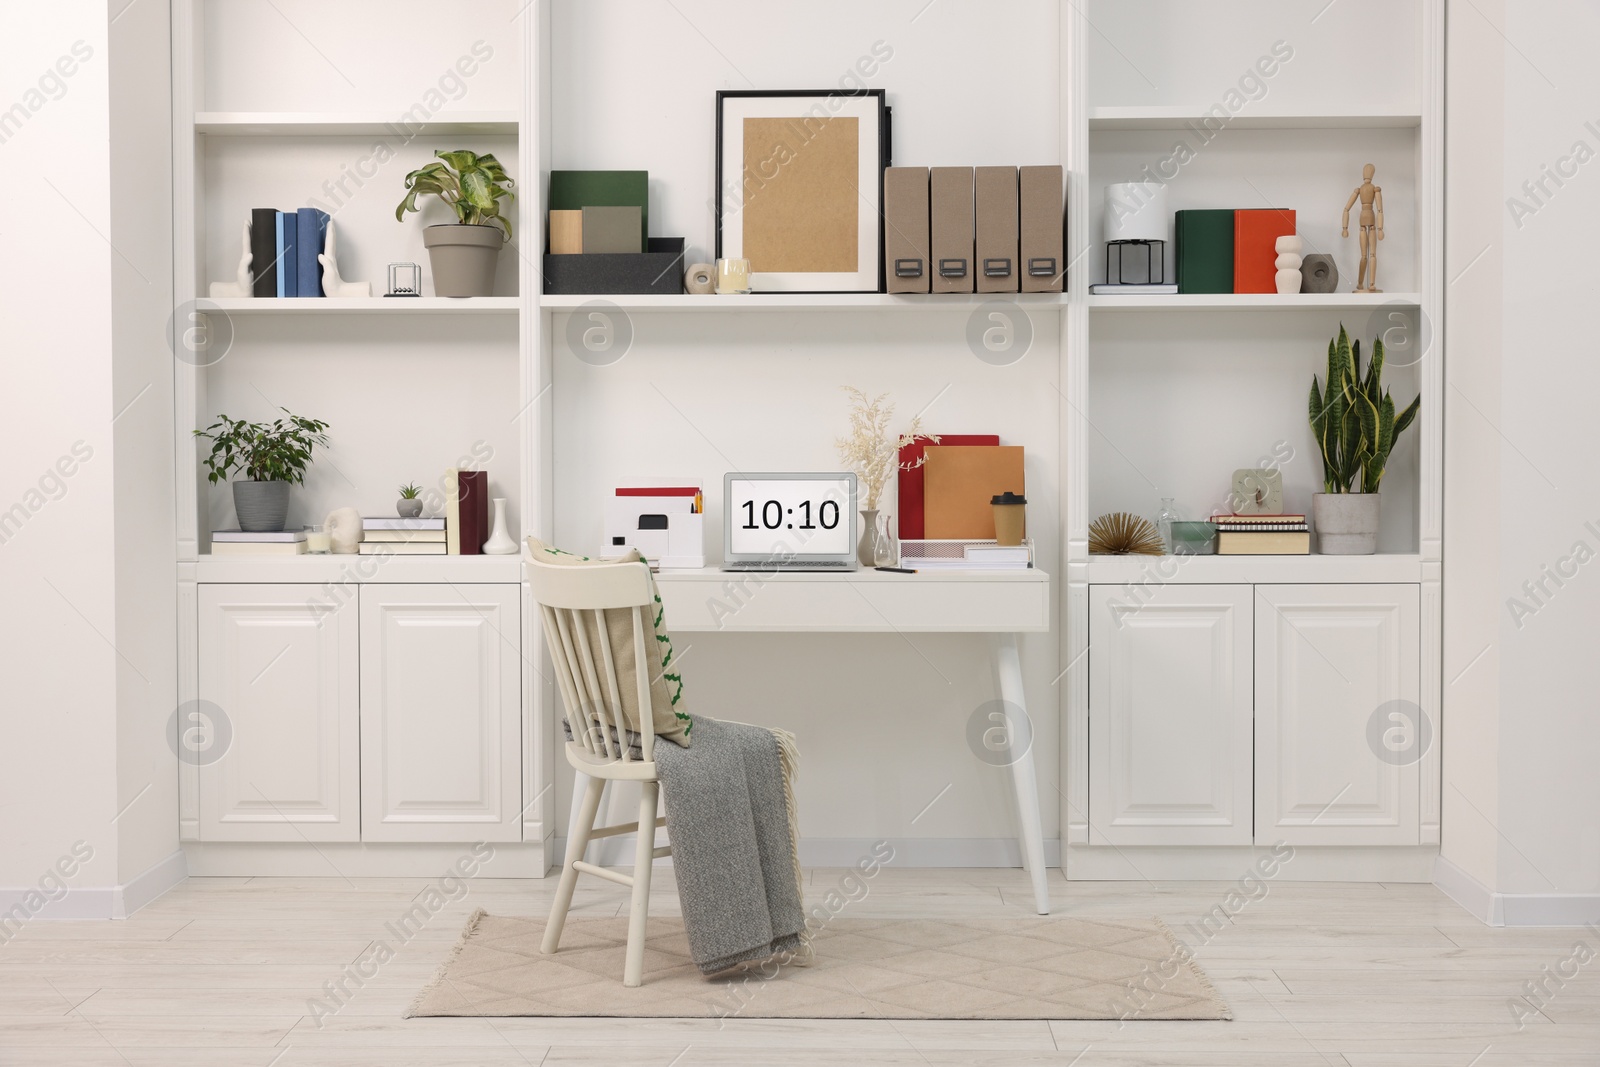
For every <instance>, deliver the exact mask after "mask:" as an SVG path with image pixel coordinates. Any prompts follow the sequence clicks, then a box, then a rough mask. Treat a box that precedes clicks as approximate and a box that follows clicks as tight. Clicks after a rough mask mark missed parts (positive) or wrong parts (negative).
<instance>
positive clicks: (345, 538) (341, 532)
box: [322, 508, 366, 556]
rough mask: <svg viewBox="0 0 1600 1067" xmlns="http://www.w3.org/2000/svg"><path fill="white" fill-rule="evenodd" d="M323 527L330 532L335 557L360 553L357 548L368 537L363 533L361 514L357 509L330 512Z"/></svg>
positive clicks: (329, 541)
mask: <svg viewBox="0 0 1600 1067" xmlns="http://www.w3.org/2000/svg"><path fill="white" fill-rule="evenodd" d="M322 526H323V528H324V529H326V530H327V531H328V543H329V547H330V548H331V549H332V551H333V554H334V555H336V556H353V555H355V554H356V553H357V552H359V551H360V549H359V548H357V547H356V546H357V545H359V544H361V541H362V539H363V538H364V537H365V536H366V535H365V534H364V533H363V532H362V526H361V512H359V511H357V510H356V509H355V508H340V509H339V510H337V511H332V512H329V513H328V517H327V518H325V519H323V520H322Z"/></svg>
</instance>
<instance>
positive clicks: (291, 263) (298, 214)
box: [250, 207, 328, 297]
mask: <svg viewBox="0 0 1600 1067" xmlns="http://www.w3.org/2000/svg"><path fill="white" fill-rule="evenodd" d="M327 239H328V213H327V212H326V211H320V210H318V209H317V208H314V207H303V208H300V209H299V210H298V211H279V210H277V209H276V208H270V207H258V208H254V209H252V210H251V212H250V264H251V269H252V272H253V274H254V286H253V291H254V293H255V295H256V296H257V297H290V296H322V295H323V292H322V265H321V264H320V263H319V262H317V253H319V252H321V251H322V248H323V245H324V244H325V243H326V242H327Z"/></svg>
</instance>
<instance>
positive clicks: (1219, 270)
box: [1172, 209, 1233, 293]
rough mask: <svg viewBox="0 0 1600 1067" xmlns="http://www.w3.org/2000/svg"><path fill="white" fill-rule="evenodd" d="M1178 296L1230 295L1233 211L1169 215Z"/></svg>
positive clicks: (1209, 210) (1231, 287) (1190, 212)
mask: <svg viewBox="0 0 1600 1067" xmlns="http://www.w3.org/2000/svg"><path fill="white" fill-rule="evenodd" d="M1172 228H1173V231H1174V232H1175V235H1176V239H1177V250H1176V251H1177V255H1176V258H1177V261H1178V292H1180V293H1231V292H1233V211H1232V209H1224V210H1217V209H1206V210H1203V211H1178V212H1175V213H1174V215H1173V226H1172Z"/></svg>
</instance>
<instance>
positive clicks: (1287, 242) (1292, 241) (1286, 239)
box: [1272, 233, 1306, 256]
mask: <svg viewBox="0 0 1600 1067" xmlns="http://www.w3.org/2000/svg"><path fill="white" fill-rule="evenodd" d="M1305 247H1306V245H1305V242H1304V241H1302V240H1301V239H1300V236H1299V235H1298V234H1293V233H1291V234H1285V235H1284V236H1282V237H1280V238H1278V239H1277V240H1276V241H1275V242H1273V245H1272V250H1273V251H1274V252H1278V253H1280V254H1281V253H1283V252H1290V253H1293V254H1294V255H1297V256H1298V255H1299V254H1300V253H1301V252H1303V251H1305Z"/></svg>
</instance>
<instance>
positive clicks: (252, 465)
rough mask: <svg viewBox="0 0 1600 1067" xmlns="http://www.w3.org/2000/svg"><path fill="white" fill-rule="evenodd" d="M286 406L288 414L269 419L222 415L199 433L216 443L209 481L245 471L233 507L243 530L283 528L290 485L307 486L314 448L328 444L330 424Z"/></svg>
mask: <svg viewBox="0 0 1600 1067" xmlns="http://www.w3.org/2000/svg"><path fill="white" fill-rule="evenodd" d="M281 410H282V411H283V413H284V414H285V415H287V416H288V418H286V419H276V420H274V421H272V422H270V423H269V422H246V421H245V420H243V419H232V418H229V417H228V416H227V415H218V416H217V421H216V422H213V423H212V424H211V425H210V426H207V427H206V428H205V429H203V430H196V431H195V432H194V435H195V436H196V437H200V438H204V439H205V440H208V441H210V442H211V454H210V455H209V456H207V457H206V459H205V467H206V480H207V481H209V482H210V483H211V484H212V485H217V484H219V483H221V482H225V481H227V480H228V475H230V474H232V473H233V472H234V471H240V472H242V473H243V474H244V475H245V477H243V478H240V479H238V480H236V481H235V482H234V483H233V509H234V511H236V512H238V514H239V529H241V530H249V531H251V532H252V533H276V532H277V531H279V530H282V529H283V524H284V523H285V522H286V521H287V520H288V518H289V487H290V486H291V485H304V484H305V481H306V467H307V466H309V465H310V463H311V452H312V449H314V448H316V446H317V445H322V446H323V447H324V448H326V447H327V445H328V435H327V432H326V431H327V429H328V424H327V423H325V422H322V421H320V420H318V419H308V418H305V417H304V416H301V415H296V414H294V413H292V412H291V411H289V409H288V408H283V409H281Z"/></svg>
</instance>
